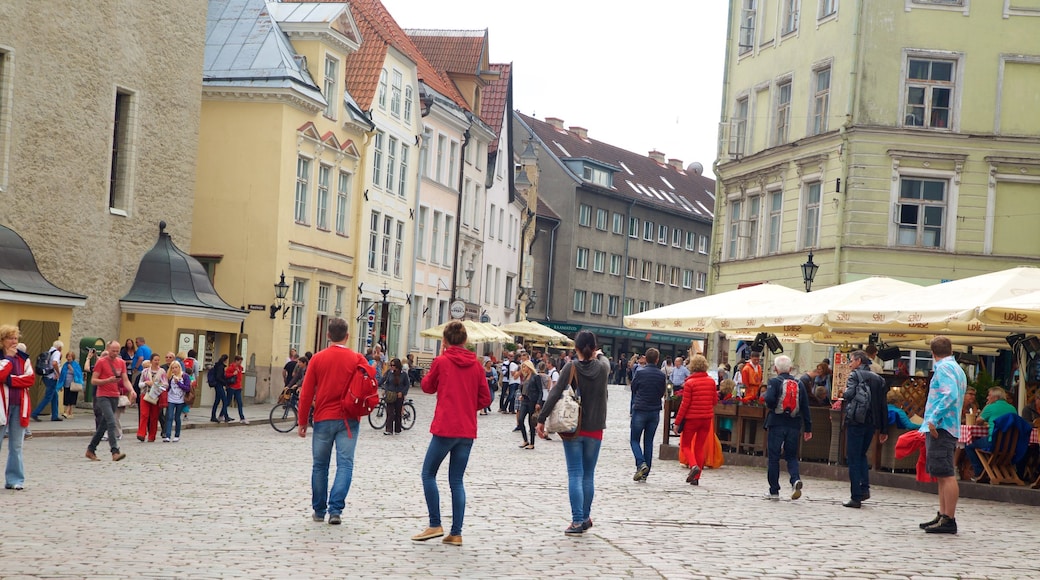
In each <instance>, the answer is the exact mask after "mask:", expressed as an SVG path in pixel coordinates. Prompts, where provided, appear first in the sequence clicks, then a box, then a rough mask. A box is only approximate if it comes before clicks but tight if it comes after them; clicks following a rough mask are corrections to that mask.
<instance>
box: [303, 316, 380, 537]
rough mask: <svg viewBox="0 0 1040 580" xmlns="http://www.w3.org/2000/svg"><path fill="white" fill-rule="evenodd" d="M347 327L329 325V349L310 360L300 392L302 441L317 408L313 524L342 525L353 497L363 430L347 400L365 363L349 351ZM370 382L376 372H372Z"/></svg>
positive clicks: (336, 321)
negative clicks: (346, 407) (356, 456)
mask: <svg viewBox="0 0 1040 580" xmlns="http://www.w3.org/2000/svg"><path fill="white" fill-rule="evenodd" d="M347 336H348V333H347V321H346V320H343V319H342V318H333V319H332V320H329V331H328V337H329V343H330V344H329V346H328V348H326V349H325V350H323V351H321V352H319V353H317V354H315V355H314V357H313V358H311V360H310V363H309V365H308V367H307V374H306V375H305V376H304V379H303V387H302V388H301V389H300V404H299V410H300V429H299V434H300V437H304V438H305V437H307V415H308V413H309V412H310V408H311V403H312V402H313V403H314V437H313V439H312V444H311V450H312V453H313V456H314V463H313V466H312V467H311V505H312V506H313V507H314V515H313V518H314V521H316V522H322V521H325V513H326V511H327V512H328V514H329V523H330V524H332V525H334V526H335V525H339V523H340V514H341V513H343V507H344V505H345V504H346V501H347V492H348V491H350V480H351V477H352V475H353V473H354V450H355V449H356V448H357V438H358V428H359V426H360V423H359V421H358V419H357V418H356V417H350V418H348V417H347V416H346V415H345V414H344V412H343V396H344V394H346V392H347V388H348V387H349V386H350V382H351V380H352V379H353V378H354V373H355V372H356V371H357V367H358V365H359V364H364V365H365V366H368V364H367V363H365V362H364V359H363V358H362V357H361V355H359V354H358V353H356V352H354V351H352V350H350V349H349V348H347ZM368 371H369V373H370V376H375V369H373V368H371V367H368ZM333 446H335V447H336V477H335V479H334V480H333V482H332V489H331V490H329V462H330V460H331V458H332V448H333Z"/></svg>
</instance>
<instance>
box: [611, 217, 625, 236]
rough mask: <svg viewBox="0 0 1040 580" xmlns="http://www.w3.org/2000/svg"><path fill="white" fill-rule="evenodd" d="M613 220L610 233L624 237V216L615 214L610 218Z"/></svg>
mask: <svg viewBox="0 0 1040 580" xmlns="http://www.w3.org/2000/svg"><path fill="white" fill-rule="evenodd" d="M611 217H612V218H613V220H614V223H613V227H612V229H611V231H612V232H613V233H615V234H618V235H624V233H625V216H623V215H621V214H619V213H615V214H613V215H612V216H611Z"/></svg>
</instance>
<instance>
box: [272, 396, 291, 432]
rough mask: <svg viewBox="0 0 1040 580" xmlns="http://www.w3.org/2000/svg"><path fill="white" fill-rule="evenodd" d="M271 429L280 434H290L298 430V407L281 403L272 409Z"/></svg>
mask: <svg viewBox="0 0 1040 580" xmlns="http://www.w3.org/2000/svg"><path fill="white" fill-rule="evenodd" d="M270 421H271V427H272V428H274V430H275V431H277V432H279V433H288V432H289V431H292V430H293V429H294V428H296V421H297V419H296V407H293V406H292V405H290V404H289V403H281V404H278V405H275V406H274V407H271V416H270Z"/></svg>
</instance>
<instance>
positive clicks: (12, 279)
mask: <svg viewBox="0 0 1040 580" xmlns="http://www.w3.org/2000/svg"><path fill="white" fill-rule="evenodd" d="M0 292H15V293H18V294H34V295H37V296H50V297H56V298H71V299H77V300H84V299H86V296H82V295H80V294H75V293H73V292H69V291H68V290H62V289H61V288H58V287H57V286H55V285H54V284H51V283H50V282H48V281H47V279H46V278H44V277H43V274H41V273H40V268H39V267H38V266H37V265H36V258H35V257H34V256H33V253H32V250H30V249H29V244H26V243H25V240H23V239H22V236H20V235H18V234H17V233H16V232H15V231H14V230H12V229H10V228H8V227H5V226H0Z"/></svg>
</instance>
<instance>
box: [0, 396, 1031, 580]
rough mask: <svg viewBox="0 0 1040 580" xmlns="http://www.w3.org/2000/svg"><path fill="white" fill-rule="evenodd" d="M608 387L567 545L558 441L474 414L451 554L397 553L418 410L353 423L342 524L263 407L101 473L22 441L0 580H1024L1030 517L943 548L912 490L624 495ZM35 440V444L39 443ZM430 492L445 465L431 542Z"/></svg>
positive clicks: (636, 488)
mask: <svg viewBox="0 0 1040 580" xmlns="http://www.w3.org/2000/svg"><path fill="white" fill-rule="evenodd" d="M611 389H612V391H611V400H610V420H609V425H608V430H607V432H606V434H605V439H604V444H603V449H602V452H601V455H600V461H599V467H598V469H597V473H596V475H597V485H596V499H595V502H594V504H593V513H592V517H593V520H594V521H595V527H593V528H592V529H591V530H589V532H588V533H586V534H585V535H584V536H583V537H578V538H569V537H565V536H564V535H563V533H562V531H563V528H564V527H566V525H567V524H568V520H569V508H568V504H567V491H566V473H565V467H564V460H563V453H562V450H561V445H560V442H559V440H556V441H552V442H544V441H539V443H538V445H537V449H535V450H533V451H526V450H522V449H519V448H518V444H519V441H520V434H519V433H513V432H511V429H512V426H513V424H514V421H513V418H512V417H510V416H506V415H500V414H497V413H495V414H492V415H489V416H486V417H480V438H479V439H478V440H477V443H476V445H475V446H474V448H473V453H472V456H471V459H470V464H469V469H468V471H467V474H466V489H467V496H468V506H467V512H466V522H465V527H464V529H463V537H464V540H465V544H464V545H463V546H462V547H461V548H458V547H452V546H447V545H443V544H441V543H440V542H439V541H437V540H433V541H430V542H427V543H413V542H411V541H410V540H409V539H408V538H409V537H410V536H411V535H413V534H415V533H417V532H419V531H421V530H422V529H423V528H424V527H425V526H426V523H427V520H426V507H425V504H424V501H423V494H422V485H421V482H420V480H419V470H420V467H421V464H422V459H423V454H424V453H425V449H426V446H427V443H428V441H429V433H428V426H429V421H430V419H431V417H432V411H433V403H434V400H433V397H431V396H428V395H423V394H422V393H417V394H415V395H413V397H414V399H415V404H416V407H417V409H418V417H419V421H418V423H417V424H416V427H415V428H414V429H413V430H412V431H410V432H406V433H404V434H403V435H400V436H395V437H385V436H383V435H381V434H380V432H378V431H375V430H373V429H371V428H370V427H369V426H368V425H367V424H364V423H363V424H362V425H363V426H362V433H361V441H359V444H358V450H357V457H356V463H355V470H354V481H353V486H352V489H351V491H350V495H349V496H348V498H347V508H346V510H345V512H344V514H343V515H344V521H343V525H341V526H330V525H327V524H319V523H315V522H312V521H311V518H310V514H311V511H310V491H309V490H310V487H309V481H310V479H309V478H310V441H303V440H301V439H300V438H299V437H297V436H296V435H295V433H290V434H281V433H277V432H275V431H274V430H272V429H271V428H270V427H269V426H268V425H267V424H266V421H263V422H261V421H258V420H257V419H259V418H260V417H259V415H261V414H262V415H264V416H265V417H266V409H269V407H266V406H264V407H263V408H261V406H254V407H250V408H249V409H248V411H249V415H250V418H251V420H252V423H253V424H252V425H249V426H247V427H241V428H237V427H236V428H231V427H225V426H219V427H216V428H211V429H198V428H196V429H191V430H187V431H185V432H184V433H183V436H182V439H181V441H180V442H179V443H161V442H156V443H139V442H137V441H136V440H135V439H134V436H133V432H132V431H130V430H128V434H127V436H126V437H125V439H129V440H130V441H128V442H125V443H124V444H123V450H124V451H126V452H127V453H128V454H129V457H128V458H127V459H126V460H124V461H122V462H120V463H113V462H112V461H110V460H108V453H107V451H108V448H107V447H102V448H101V449H99V457H101V459H102V461H101V462H90V461H87V460H86V459H84V457H83V452H84V449H85V448H86V445H87V438H86V437H85V436H75V435H71V434H70V435H67V436H64V437H41V436H37V437H35V438H34V439H33V440H31V441H27V442H26V445H25V458H26V471H27V474H28V479H27V481H26V490H25V491H20V492H16V491H3V492H0V577H3V578H129V577H156V578H161V577H181V578H188V577H190V578H234V577H244V578H290V577H293V578H316V577H327V576H329V575H335V576H340V577H342V576H351V577H359V576H369V577H376V576H378V577H387V578H414V577H433V578H451V577H462V578H489V577H495V578H535V577H543V576H549V575H551V576H554V577H563V578H568V577H586V578H595V577H599V578H622V577H634V578H655V577H659V578H757V577H781V578H784V577H787V578H794V577H805V578H838V577H840V578H907V577H930V578H953V577H972V578H984V577H988V578H1001V579H1004V578H1036V577H1037V576H1038V573H1037V565H1036V563H1035V562H1036V559H1035V548H1036V546H1037V545H1040V518H1038V512H1037V508H1033V507H1023V506H1018V505H1012V504H1003V503H993V502H985V501H979V500H962V502H961V504H960V506H959V509H958V513H957V515H958V522H959V524H960V533H959V534H958V535H956V536H934V535H926V534H924V533H923V532H922V531H920V530H919V529H918V527H917V523H918V522H920V521H923V520H927V519H929V518H931V517H932V516H933V515H934V514H935V510H936V505H937V503H936V498H935V496H934V495H927V494H922V493H918V492H913V491H904V490H896V489H891V488H880V487H875V488H874V490H873V496H874V498H873V499H872V500H870V501H869V502H868V503H867V504H866V505H865V507H864V508H863V509H861V510H850V509H846V508H843V507H842V506H841V501H843V500H844V499H846V498H847V493H848V489H847V483H844V482H840V481H827V480H814V479H808V480H806V482H805V494H804V496H803V497H802V499H800V500H798V501H790V500H788V499H787V496H783V497H784V501H781V502H779V503H775V502H769V501H767V500H764V499H763V495H764V493H765V492H766V483H765V473H764V472H763V470H761V469H758V468H744V467H727V466H724V467H723V468H722V469H720V470H718V471H710V470H709V471H708V472H707V473H705V474H704V476H703V479H702V484H701V485H700V486H699V487H692V486H690V485H687V484H686V483H685V481H684V479H685V470H683V469H681V468H680V467H679V466H678V465H677V464H676V463H675V462H659V465H658V466H657V467H655V469H654V471H653V472H652V473H651V475H650V478H649V481H648V482H647V483H645V484H639V483H635V482H633V481H632V474H633V472H634V465H633V460H632V456H631V452H630V450H629V444H628V427H627V406H628V405H627V401H628V394H627V392H625V391H624V390H623V388H622V387H611ZM416 391H417V389H414V390H413V393H415V392H416ZM126 419H127V420H126V421H125V423H124V424H130V423H132V422H133V421H134V419H136V416H127V418H126ZM77 422H84V423H86V422H92V421H90V419H89V418H88V417H87V416H86V415H80V416H78V417H77V418H76V419H75V420H74V421H73V422H72V423H77ZM206 425H207V426H208V424H206ZM33 426H37V427H38V429H37V431H38V432H41V433H40V434H41V435H42V434H43V433H42V432H43V431H45V428H46V427H49V426H45V425H44V424H40V423H34V424H33ZM54 427H55V428H57V427H58V425H57V424H55V426H54ZM61 428H63V429H66V430H69V429H71V428H72V425H61ZM70 432H74V431H70ZM308 438H309V437H308ZM5 447H6V446H5ZM6 452H7V450H6V448H5V449H3V452H2V453H0V460H2V458H3V457H4V456H6ZM102 452H104V453H102ZM446 478H447V466H446V465H445V466H444V467H443V468H442V470H441V473H440V474H439V477H438V480H439V482H440V487H441V503H442V512H443V514H444V519H445V527H447V525H448V524H449V523H450V514H451V507H450V494H449V492H448V490H447V481H446Z"/></svg>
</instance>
